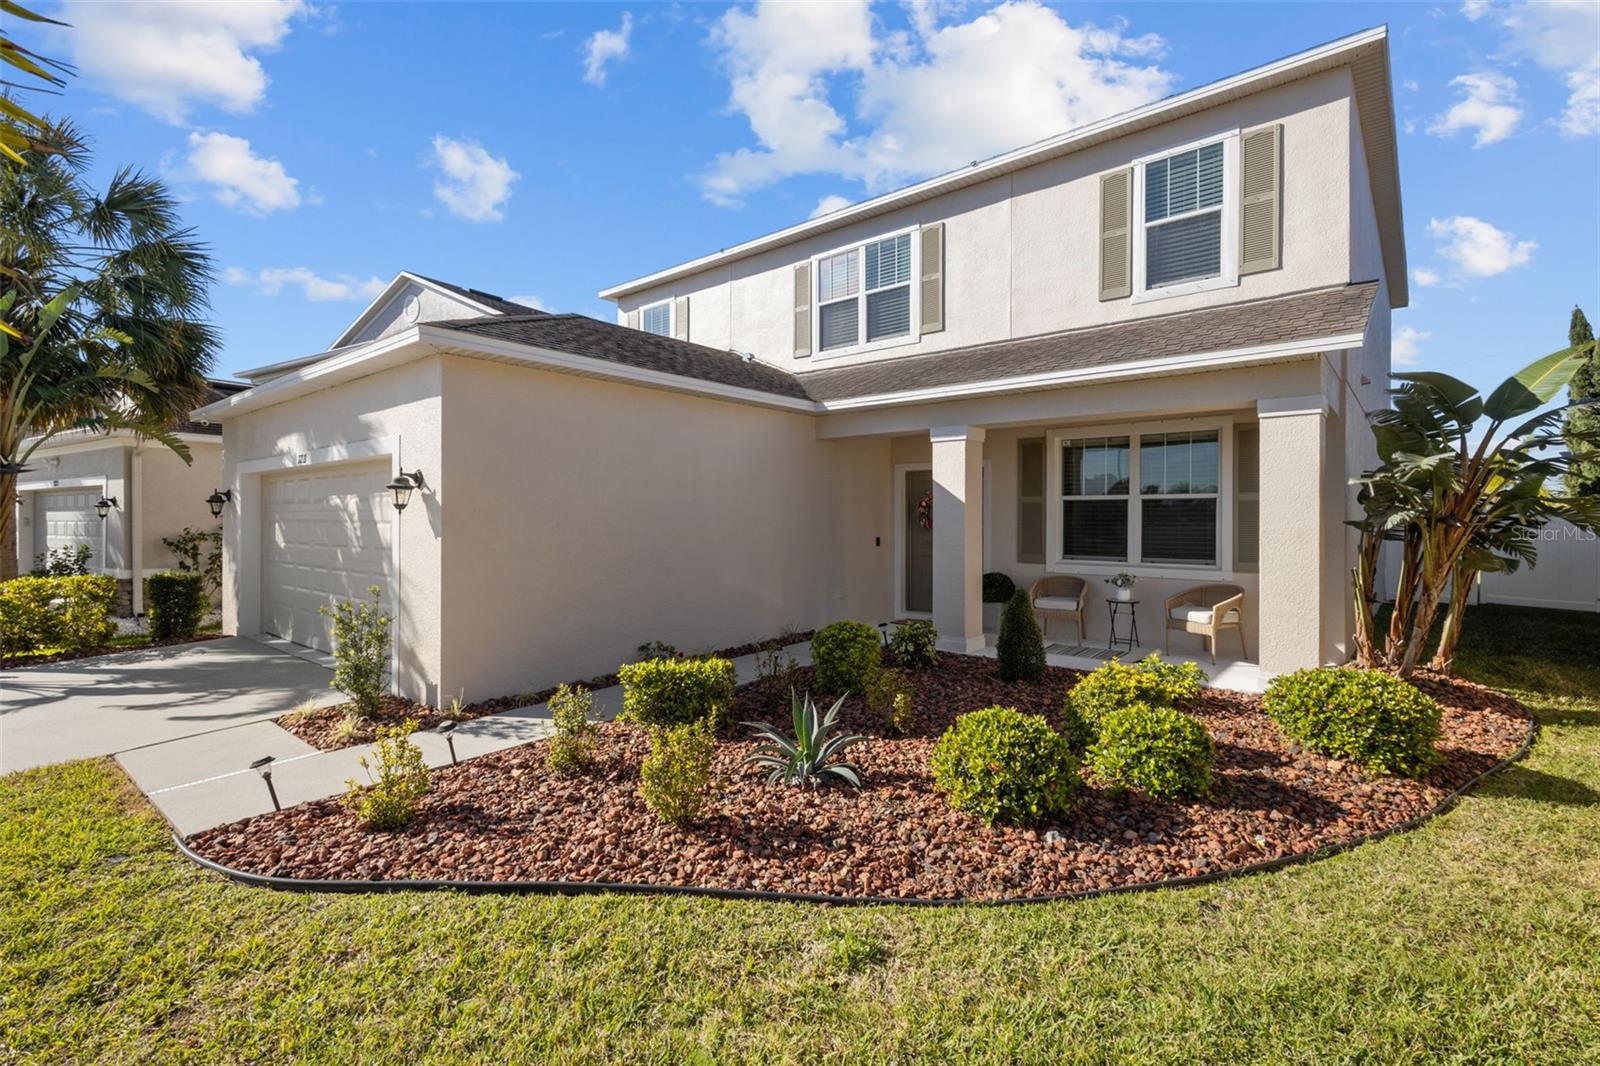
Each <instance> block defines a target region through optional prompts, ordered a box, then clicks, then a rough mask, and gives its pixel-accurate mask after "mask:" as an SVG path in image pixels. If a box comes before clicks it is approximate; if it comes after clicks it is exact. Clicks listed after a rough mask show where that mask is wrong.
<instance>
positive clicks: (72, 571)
mask: <svg viewBox="0 0 1600 1066" xmlns="http://www.w3.org/2000/svg"><path fill="white" fill-rule="evenodd" d="M93 558H94V550H93V549H92V548H90V547H89V545H87V544H79V545H76V546H75V547H71V548H54V549H52V550H51V551H50V554H49V555H46V554H45V553H44V552H40V553H39V554H38V555H36V556H34V557H33V573H32V574H30V575H29V576H30V577H87V576H88V574H89V560H91V559H93Z"/></svg>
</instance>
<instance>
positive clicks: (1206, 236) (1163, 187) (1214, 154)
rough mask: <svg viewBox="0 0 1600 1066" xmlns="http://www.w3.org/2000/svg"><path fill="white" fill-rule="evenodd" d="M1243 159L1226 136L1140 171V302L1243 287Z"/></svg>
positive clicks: (1145, 164)
mask: <svg viewBox="0 0 1600 1066" xmlns="http://www.w3.org/2000/svg"><path fill="white" fill-rule="evenodd" d="M1238 156H1239V138H1238V135H1237V134H1228V135H1227V136H1224V137H1219V138H1216V139H1214V140H1210V141H1205V142H1202V143H1200V144H1195V145H1189V146H1187V147H1184V148H1182V149H1179V150H1178V151H1176V152H1168V153H1166V154H1164V155H1160V156H1153V157H1151V158H1149V159H1145V160H1141V161H1140V162H1139V163H1138V165H1137V166H1136V167H1135V170H1134V174H1135V179H1134V180H1135V187H1134V204H1135V209H1134V213H1135V219H1134V286H1133V295H1134V298H1135V299H1140V298H1144V299H1155V298H1158V297H1162V296H1176V295H1180V294H1183V293H1190V292H1201V291H1204V290H1205V289H1212V288H1220V287H1224V286H1228V285H1236V284H1238V281H1239V269H1238V243H1237V242H1238V238H1237V233H1238V212H1239V189H1238V177H1237V175H1238V169H1239V168H1238Z"/></svg>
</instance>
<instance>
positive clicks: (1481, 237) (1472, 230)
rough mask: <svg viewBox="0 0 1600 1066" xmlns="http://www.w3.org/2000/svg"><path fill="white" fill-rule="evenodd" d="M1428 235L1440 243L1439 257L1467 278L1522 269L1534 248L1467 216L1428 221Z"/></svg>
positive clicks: (1477, 219) (1534, 246)
mask: <svg viewBox="0 0 1600 1066" xmlns="http://www.w3.org/2000/svg"><path fill="white" fill-rule="evenodd" d="M1428 234H1429V235H1430V236H1432V237H1433V238H1434V239H1435V240H1436V241H1439V242H1440V244H1439V254H1440V255H1442V256H1443V257H1444V258H1445V259H1447V260H1449V261H1450V262H1451V263H1453V264H1455V266H1456V268H1457V270H1459V271H1460V273H1461V274H1463V275H1465V276H1466V277H1469V278H1492V277H1494V276H1495V275H1496V274H1503V273H1505V272H1506V271H1507V270H1510V269H1511V268H1513V267H1519V266H1524V265H1526V264H1527V263H1528V261H1529V260H1530V259H1532V258H1533V250H1534V249H1535V248H1537V247H1538V245H1537V244H1535V243H1534V242H1533V241H1519V240H1517V239H1516V237H1515V236H1514V235H1512V234H1510V233H1507V232H1506V231H1505V230H1501V229H1496V228H1495V227H1494V226H1492V225H1490V224H1489V223H1487V222H1485V221H1483V219H1481V218H1473V217H1472V216H1470V215H1455V216H1452V217H1450V218H1434V219H1429V220H1428Z"/></svg>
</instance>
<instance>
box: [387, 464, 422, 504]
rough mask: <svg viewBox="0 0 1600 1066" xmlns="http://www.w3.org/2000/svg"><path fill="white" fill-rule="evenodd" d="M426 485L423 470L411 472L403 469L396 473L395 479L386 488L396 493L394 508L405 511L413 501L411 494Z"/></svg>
mask: <svg viewBox="0 0 1600 1066" xmlns="http://www.w3.org/2000/svg"><path fill="white" fill-rule="evenodd" d="M426 486H427V482H425V481H423V480H422V471H421V470H413V471H412V472H411V473H409V474H408V473H406V472H405V471H404V470H402V471H400V473H398V474H396V475H395V479H394V480H393V481H391V482H389V484H388V485H387V486H386V488H388V490H389V491H390V492H392V493H394V509H395V510H396V511H404V510H405V509H406V507H407V506H408V505H409V504H410V503H411V494H412V493H413V492H415V491H416V490H417V489H420V488H425V487H426Z"/></svg>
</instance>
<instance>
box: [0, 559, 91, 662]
mask: <svg viewBox="0 0 1600 1066" xmlns="http://www.w3.org/2000/svg"><path fill="white" fill-rule="evenodd" d="M116 603H117V581H116V578H113V577H110V576H107V575H105V574H79V575H75V576H68V577H37V576H28V577H17V578H12V579H11V580H10V581H5V582H0V652H4V653H5V654H6V655H29V654H39V653H45V654H48V653H53V652H57V651H77V650H79V649H81V648H90V647H94V646H95V645H98V644H104V643H105V642H106V641H108V640H110V639H111V635H112V634H113V633H115V632H116V631H117V627H116V623H114V622H113V621H112V620H111V613H112V611H113V610H114V609H115V607H116Z"/></svg>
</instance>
